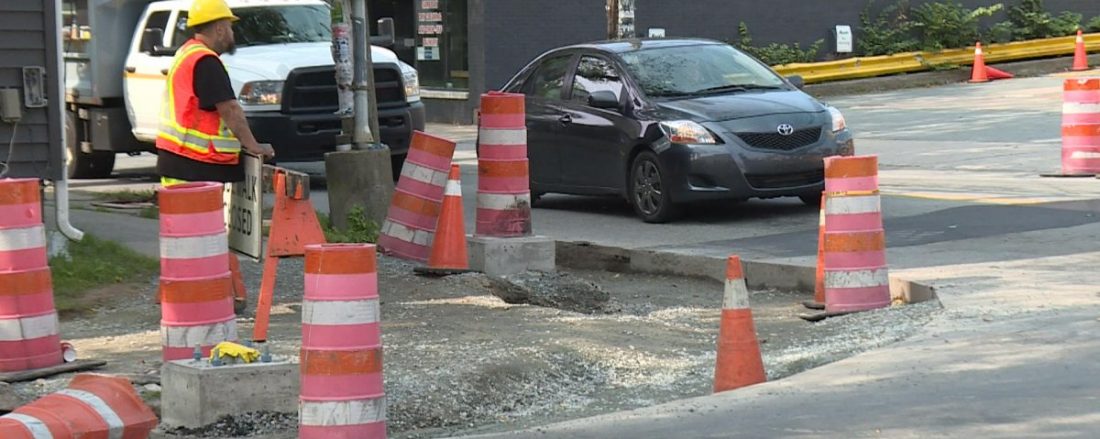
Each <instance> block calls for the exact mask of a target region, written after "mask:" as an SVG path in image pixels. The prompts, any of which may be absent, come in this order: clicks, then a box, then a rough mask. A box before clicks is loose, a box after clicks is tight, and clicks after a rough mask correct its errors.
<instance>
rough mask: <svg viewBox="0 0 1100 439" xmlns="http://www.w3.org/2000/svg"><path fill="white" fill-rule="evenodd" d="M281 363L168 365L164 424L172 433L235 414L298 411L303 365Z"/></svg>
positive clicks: (164, 377)
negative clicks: (215, 365)
mask: <svg viewBox="0 0 1100 439" xmlns="http://www.w3.org/2000/svg"><path fill="white" fill-rule="evenodd" d="M276 360H277V361H274V362H271V363H251V364H232V365H224V366H219V367H214V366H211V365H210V363H209V361H195V360H177V361H172V362H168V363H165V364H164V367H163V369H162V370H161V388H162V390H161V421H162V422H163V423H164V425H165V426H167V427H169V428H174V427H186V428H198V427H202V426H204V425H210V424H213V423H214V422H215V421H217V420H218V418H220V417H222V416H225V415H229V414H240V413H248V412H259V411H266V412H281V413H295V412H297V411H298V363H297V362H292V361H290V359H280V358H276ZM280 360H281V361H280Z"/></svg>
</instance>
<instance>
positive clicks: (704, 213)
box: [72, 77, 1100, 261]
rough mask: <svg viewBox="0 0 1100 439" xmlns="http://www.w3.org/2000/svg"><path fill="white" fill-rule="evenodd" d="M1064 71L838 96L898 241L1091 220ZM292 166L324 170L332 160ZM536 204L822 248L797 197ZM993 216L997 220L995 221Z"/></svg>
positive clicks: (784, 248) (603, 232) (543, 210)
mask: <svg viewBox="0 0 1100 439" xmlns="http://www.w3.org/2000/svg"><path fill="white" fill-rule="evenodd" d="M1061 82H1062V78H1060V77H1044V78H1028V79H1018V80H1012V81H1004V82H995V83H988V84H977V85H971V84H961V85H951V86H944V87H937V88H928V89H915V90H903V91H896V92H890V93H883V94H875V95H863V96H849V97H836V98H830V99H828V102H829V103H830V104H833V105H835V106H837V107H838V108H840V109H841V110H842V111H843V112H844V114H845V115H846V117H847V120H848V125H849V127H850V128H851V129H852V130H853V131H854V133H855V136H856V148H857V152H858V153H859V154H876V155H878V156H879V160H880V175H881V185H882V190H883V193H884V194H885V195H886V196H885V197H884V201H883V210H884V215H885V216H886V218H887V231H888V240H889V242H890V244H891V248H893V247H895V246H899V245H901V246H905V245H913V244H919V243H923V242H927V241H929V240H933V239H934V240H958V239H967V238H971V237H976V236H985V235H989V234H991V233H1002V234H1004V233H1012V232H1017V231H1023V230H1032V229H1042V228H1048V227H1049V228H1053V227H1063V226H1065V225H1066V224H1067V222H1069V223H1072V222H1079V221H1082V220H1081V219H1080V218H1076V217H1074V218H1066V217H1065V215H1051V214H1050V212H1049V209H1045V208H1044V206H1046V204H1045V203H1066V202H1072V201H1080V200H1088V199H1093V198H1100V185H1097V184H1094V183H1095V182H1094V181H1089V180H1081V179H1050V178H1041V177H1039V174H1041V173H1044V172H1051V171H1055V170H1057V169H1058V166H1059V157H1060V155H1059V154H1060V152H1059V148H1060V138H1059V135H1060V130H1059V123H1060V115H1061ZM428 131H429V132H432V133H434V134H437V135H442V136H444V137H448V138H451V139H453V140H455V141H457V142H459V146H458V149H457V151H456V153H455V160H456V162H457V163H459V164H460V165H462V167H463V195H464V197H465V199H466V203H465V205H466V218H467V224H466V226H467V228H468V229H470V230H471V231H472V229H473V218H474V213H475V205H474V203H473V200H474V197H475V194H476V186H475V184H476V181H475V177H476V156H475V153H474V144H473V141H474V138H475V135H476V130H475V129H473V128H472V127H468V126H467V127H463V126H447V125H431V126H429V127H428ZM154 164H155V157H154V156H152V155H150V154H144V155H142V156H138V157H119V160H118V166H117V171H116V176H117V178H115V179H112V180H92V181H79V182H74V183H73V184H72V186H73V188H74V189H77V190H92V191H102V190H117V189H120V188H127V187H129V188H138V187H151V186H153V185H154V183H155V176H154V175H153V166H154ZM285 166H287V167H289V168H292V169H296V170H299V171H305V172H310V173H313V174H323V172H324V166H323V163H297V164H285ZM311 199H312V201H313V203H314V204H315V206H316V207H317V208H318V210H321V211H327V210H328V199H327V193H326V192H325V191H324V187H323V186H317V187H315V188H314V190H313V192H312V194H311ZM1055 206H1058V205H1055ZM533 215H534V219H533V220H534V228H535V232H536V233H537V234H541V235H547V236H550V237H553V238H557V239H565V240H572V241H592V242H597V243H601V244H606V245H612V246H621V247H631V248H656V249H665V250H674V251H678V252H689V253H707V254H720V253H728V252H730V251H738V252H740V253H742V254H745V255H747V256H752V257H758V258H776V259H789V260H796V261H800V260H804V259H805V257H807V256H811V255H813V249H814V241H815V239H816V237H815V233H816V227H817V216H818V213H817V211H816V209H814V208H809V207H806V206H804V205H802V203H800V202H799V201H798V200H797V199H775V200H752V201H748V202H744V203H714V204H708V205H700V206H693V207H692V208H691V209H690V210H689V212H688V214H687V215H686V217H685V218H683V219H681V220H680V221H678V222H675V223H672V224H659V225H654V224H645V223H642V222H641V221H639V220H637V219H636V218H635V217H634V214H633V212H632V210H631V209H630V207H629V206H628V205H627V204H626V202H625V201H622V200H619V199H614V198H599V197H576V196H565V195H553V194H551V195H548V196H546V197H545V198H544V199H543V200H542V202H541V203H540V204H539V207H538V208H537V209H535V210H534V213H533ZM983 219H992V220H996V221H994V223H992V224H989V225H988V227H987V225H985V224H981V221H980V220H983ZM1086 219H1087V220H1089V221H1091V220H1092V217H1088V218H1086ZM933 235H935V236H933Z"/></svg>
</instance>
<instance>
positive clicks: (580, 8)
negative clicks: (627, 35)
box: [484, 0, 607, 89]
mask: <svg viewBox="0 0 1100 439" xmlns="http://www.w3.org/2000/svg"><path fill="white" fill-rule="evenodd" d="M484 1H485V14H486V15H485V19H484V25H485V62H486V67H487V68H486V69H485V85H486V87H488V88H489V89H495V88H499V87H501V86H503V85H504V83H505V82H508V80H509V79H511V77H512V75H514V74H516V73H517V72H519V70H520V69H521V68H523V66H525V65H527V63H528V62H530V61H531V60H532V59H534V58H535V57H536V56H538V55H540V54H541V53H542V52H545V51H547V50H549V49H553V48H555V47H559V46H565V45H569V44H576V43H584V42H588V41H595V40H606V39H607V10H606V6H607V2H606V0H556V1H553V2H534V1H530V0H484Z"/></svg>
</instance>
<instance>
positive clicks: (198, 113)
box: [157, 39, 241, 165]
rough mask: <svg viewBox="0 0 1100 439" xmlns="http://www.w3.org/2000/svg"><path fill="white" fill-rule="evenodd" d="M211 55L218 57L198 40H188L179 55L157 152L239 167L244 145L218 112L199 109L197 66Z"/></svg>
mask: <svg viewBox="0 0 1100 439" xmlns="http://www.w3.org/2000/svg"><path fill="white" fill-rule="evenodd" d="M207 56H215V57H216V56H218V54H217V53H215V52H214V51H213V50H210V49H209V48H208V47H206V45H204V44H203V43H202V42H201V41H199V40H196V39H191V40H189V41H187V43H185V44H184V45H183V47H180V49H179V51H177V52H176V59H175V61H174V63H173V64H172V69H171V70H169V71H168V81H167V90H165V98H164V103H163V104H162V105H161V114H160V132H159V133H158V134H157V149H162V150H165V151H168V152H171V153H173V154H176V155H180V156H184V157H187V158H189V159H192V160H197V161H200V162H204V163H212V164H216V165H235V164H237V161H238V160H239V159H240V153H241V142H240V141H239V140H237V138H236V137H235V136H234V135H233V133H232V132H230V131H229V128H228V127H226V126H225V123H224V122H223V121H222V118H221V116H220V115H219V114H218V112H217V111H206V110H203V109H201V108H199V97H198V96H197V95H196V94H195V87H194V84H195V64H197V63H198V62H199V60H201V59H203V58H205V57H207Z"/></svg>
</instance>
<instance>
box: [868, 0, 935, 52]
mask: <svg viewBox="0 0 1100 439" xmlns="http://www.w3.org/2000/svg"><path fill="white" fill-rule="evenodd" d="M874 4H875V0H871V1H870V2H869V3H867V7H866V8H864V9H863V12H861V13H860V14H859V24H860V35H859V36H858V38H856V42H857V43H856V44H857V46H858V52H859V54H860V55H863V56H875V55H892V54H895V53H899V52H911V51H914V50H918V49H920V40H918V39H917V38H916V37H915V36H914V23H913V21H912V20H911V19H910V18H909V15H910V8H909V2H908V0H901V1H899V2H897V3H895V4H892V5H888V6H886V7H885V8H883V9H882V10H881V11H879V13H878V14H874V13H873V8H874Z"/></svg>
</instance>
